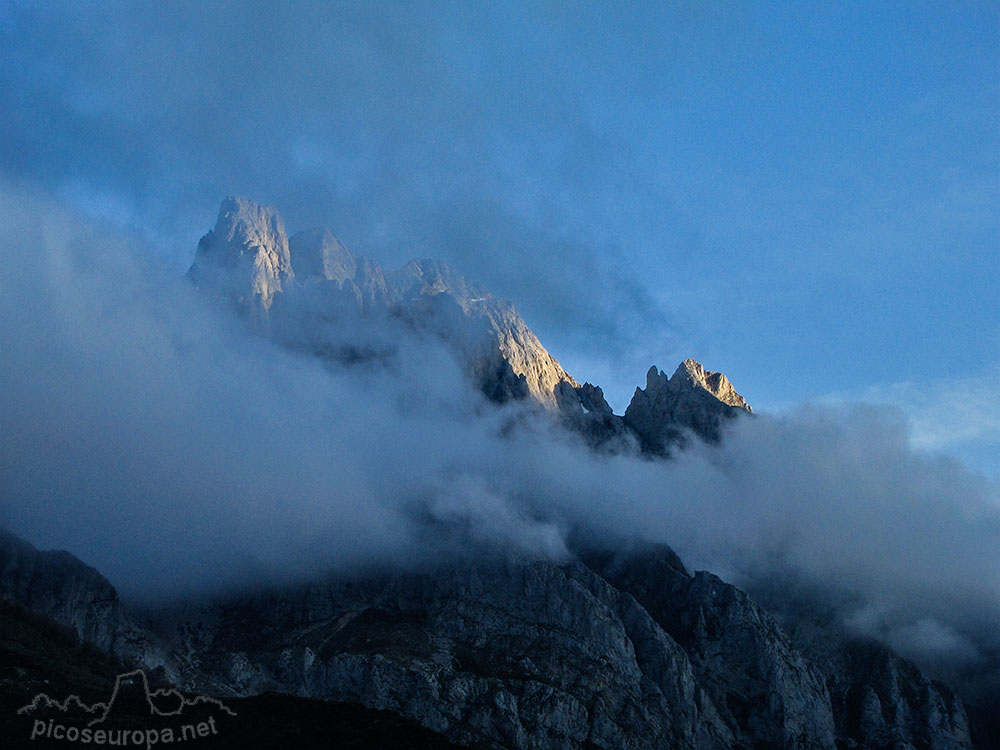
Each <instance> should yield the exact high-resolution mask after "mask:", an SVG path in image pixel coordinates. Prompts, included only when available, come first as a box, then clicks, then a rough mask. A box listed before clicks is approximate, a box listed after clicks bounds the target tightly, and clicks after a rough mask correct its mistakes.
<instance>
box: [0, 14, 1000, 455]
mask: <svg viewBox="0 0 1000 750" xmlns="http://www.w3.org/2000/svg"><path fill="white" fill-rule="evenodd" d="M998 49H1000V6H998V5H997V4H995V3H934V4H932V3H925V4H917V3H913V4H906V5H905V6H899V7H888V4H874V3H838V4H819V3H816V4H811V3H810V4H804V3H784V4H779V3H753V4H749V3H748V4H738V3H695V2H692V3H672V4H654V3H635V4H628V3H615V4H606V5H598V4H570V3H530V4H528V3H511V4H507V3H503V4H501V3H489V4H488V3H444V2H431V3H378V4H370V3H356V4H352V3H338V4H330V3H319V4H315V5H311V4H306V3H301V4H294V5H290V4H289V5H286V4H275V5H264V4H252V3H250V4H238V3H223V4H203V3H194V2H189V3H184V2H182V3H170V4H162V3H144V4H138V3H137V4H129V5H127V6H123V5H112V4H104V5H99V4H86V5H83V4H76V3H44V4H42V3H27V2H24V3H22V2H5V3H2V4H0V50H2V52H0V135H2V138H0V170H2V172H0V174H2V177H3V179H4V180H5V181H7V182H8V183H11V184H19V185H25V186H28V187H30V188H31V189H33V190H37V191H40V192H42V193H44V194H46V195H48V196H51V197H52V198H54V199H55V200H57V201H59V202H61V203H63V204H65V205H66V206H67V207H68V208H69V209H70V210H72V211H75V212H78V213H80V214H81V215H83V216H85V217H88V218H90V219H92V220H97V221H101V222H106V223H108V224H111V225H112V226H114V227H116V228H117V229H119V230H120V231H122V232H124V233H126V234H129V235H134V236H135V237H136V238H138V240H139V242H138V243H137V247H141V248H142V250H139V251H137V252H148V253H151V254H152V255H154V256H156V257H157V258H159V259H161V260H163V261H164V262H166V263H168V264H170V265H171V266H173V267H175V268H176V270H177V272H178V273H182V272H183V271H184V270H185V269H186V267H187V265H188V263H189V262H190V259H191V257H192V255H193V252H194V247H195V245H196V243H197V240H198V238H199V236H200V235H201V234H202V233H204V232H205V231H206V230H207V229H209V228H210V227H211V225H212V223H213V220H214V214H215V211H216V209H217V207H218V203H219V201H220V199H221V198H222V197H223V196H224V195H228V194H241V195H246V196H248V197H251V198H254V199H256V200H260V201H262V202H268V203H272V204H274V205H275V206H277V207H278V208H279V209H280V210H281V211H282V213H283V214H284V215H285V217H286V221H287V224H288V226H289V228H290V229H292V230H295V229H299V228H305V227H307V226H312V225H317V224H324V225H327V226H329V227H330V228H331V229H332V230H333V231H334V232H335V233H337V234H338V235H339V236H340V237H341V238H342V239H343V240H344V241H345V242H347V244H348V245H349V246H351V247H352V248H353V249H355V250H356V251H357V252H359V253H361V254H366V255H370V256H372V257H374V258H376V259H377V260H379V261H381V262H383V263H385V264H389V265H392V264H400V263H402V262H404V261H405V260H407V259H408V258H409V257H413V256H431V257H438V258H443V259H445V260H447V261H449V262H451V263H452V264H453V265H455V266H456V267H458V268H459V269H460V270H462V271H463V272H465V273H466V274H467V275H468V276H470V277H472V278H474V279H476V280H478V281H480V282H481V283H483V284H484V285H486V286H487V287H489V288H491V289H492V290H493V291H494V292H495V293H497V294H499V295H502V296H504V297H507V298H509V299H511V300H512V301H513V302H514V303H515V305H517V307H518V308H519V310H520V311H521V312H522V314H523V315H524V317H525V318H526V320H527V321H528V323H529V325H531V326H532V328H533V329H534V330H535V331H536V332H537V333H538V334H539V336H540V338H541V339H542V341H543V343H545V344H546V346H547V347H548V348H549V349H550V350H551V351H552V352H553V354H554V355H555V356H556V357H557V358H558V359H560V361H561V362H562V363H563V364H564V365H565V366H566V367H567V369H569V370H570V372H572V373H573V374H574V375H575V376H576V377H578V378H579V379H581V380H590V381H592V382H596V383H599V384H601V385H602V386H604V389H605V391H606V393H607V395H608V397H609V400H610V401H611V402H612V404H613V405H614V406H615V407H616V409H617V410H619V411H620V410H621V409H622V408H624V406H625V404H626V403H627V401H628V398H629V397H630V395H631V391H632V390H633V388H634V387H635V386H636V385H638V384H640V383H641V382H642V380H643V376H644V373H645V370H646V369H647V368H648V366H649V365H650V364H653V363H655V364H657V365H659V366H660V367H661V368H663V369H667V370H672V368H673V367H674V366H675V365H676V364H677V362H678V361H680V360H681V359H683V358H685V357H688V356H693V357H695V358H697V359H699V360H700V361H702V362H703V363H704V364H705V365H706V366H707V367H709V368H711V369H717V370H723V371H724V372H726V373H727V374H728V375H729V376H730V378H731V379H732V380H733V382H734V384H735V385H736V387H737V389H738V390H740V391H741V392H742V393H743V394H744V395H746V396H747V398H748V399H749V400H750V402H751V403H752V404H754V405H755V406H756V407H757V408H758V409H760V408H763V409H781V408H784V407H787V406H791V405H793V404H796V403H799V402H801V401H808V400H827V401H829V400H847V401H849V400H859V399H860V400H866V401H874V402H885V403H892V404H897V405H899V406H901V407H903V408H904V409H905V410H906V411H907V412H908V413H909V414H910V416H911V417H912V418H913V420H914V423H913V424H914V430H915V437H914V440H915V443H916V444H917V445H918V446H922V447H926V448H928V449H931V450H945V451H950V452H953V453H956V454H958V455H961V456H963V457H965V458H966V460H967V461H969V462H970V463H972V464H973V465H975V466H978V467H980V468H983V469H985V470H986V471H987V472H989V473H993V474H996V473H997V471H1000V464H998V462H997V459H996V458H994V457H995V456H996V455H1000V407H998V406H997V403H996V400H995V398H996V396H995V394H996V393H998V392H1000V301H998V300H1000V133H998V127H1000V125H998V123H1000V54H998V52H997V50H998ZM991 399H992V400H991ZM970 404H973V405H974V408H972V409H971V410H970V408H969V405H970ZM970 411H971V412H972V413H971V414H970V413H969V412H970Z"/></svg>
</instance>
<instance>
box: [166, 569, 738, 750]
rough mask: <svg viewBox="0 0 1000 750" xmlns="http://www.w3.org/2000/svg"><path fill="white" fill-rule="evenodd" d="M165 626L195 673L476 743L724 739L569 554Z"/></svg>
mask: <svg viewBox="0 0 1000 750" xmlns="http://www.w3.org/2000/svg"><path fill="white" fill-rule="evenodd" d="M191 634H196V635H195V636H194V637H190V636H191ZM173 637H174V638H175V639H177V640H175V647H176V651H177V652H178V653H180V654H186V653H193V654H195V655H196V656H195V658H194V660H193V662H192V664H191V674H193V675H194V674H197V675H199V676H198V677H197V678H196V679H195V681H194V684H198V682H197V681H198V680H203V681H204V682H203V683H202V684H204V685H206V686H216V687H217V686H220V685H221V686H226V687H228V688H229V689H231V690H233V691H235V692H238V693H256V692H260V691H263V690H280V691H283V692H292V693H295V694H298V695H308V696H313V697H320V698H324V699H328V700H351V701H357V702H360V703H362V704H364V705H366V706H370V707H375V708H388V709H391V710H394V711H398V712H399V713H401V714H403V715H404V716H409V717H412V718H414V719H417V720H418V721H419V722H420V723H421V724H423V725H424V726H427V727H429V728H431V729H434V730H436V731H439V732H442V733H443V734H445V735H446V736H448V737H449V738H450V739H451V740H452V741H455V742H458V743H461V744H470V745H475V746H476V747H489V748H538V749H539V750H541V749H542V748H544V749H545V750H556V749H559V748H566V749H570V748H573V749H577V748H584V747H588V748H595V747H598V748H609V749H610V748H615V749H618V748H648V747H677V748H728V747H731V746H732V744H733V737H732V735H731V733H730V731H729V729H728V728H727V727H726V725H725V723H724V722H723V721H721V719H720V718H719V715H718V712H717V711H716V709H715V707H714V705H713V704H712V701H711V699H710V698H709V696H708V695H707V694H706V692H705V691H704V689H703V688H702V687H701V686H700V685H699V683H698V680H697V677H696V674H695V672H694V670H693V668H692V665H691V662H690V660H689V659H688V657H687V655H686V654H685V652H684V650H683V649H682V648H680V646H678V644H677V643H676V642H675V641H674V640H673V639H671V638H670V637H669V636H668V635H667V634H666V633H665V632H664V631H663V630H662V628H660V627H659V626H658V625H657V624H656V623H655V622H654V621H653V620H652V619H651V618H650V616H649V615H648V613H647V612H646V611H645V610H644V609H643V608H642V607H641V606H640V605H639V604H638V603H637V602H636V601H635V599H634V598H633V597H632V596H630V595H627V594H623V593H622V592H620V591H618V590H616V589H615V588H614V587H612V586H610V585H609V584H608V583H607V582H606V581H605V580H603V579H602V578H600V577H599V576H597V575H596V574H594V573H593V572H592V571H591V570H589V569H587V568H586V567H584V566H582V565H580V564H577V563H569V564H564V565H557V564H555V563H551V562H542V561H538V562H519V563H518V562H507V563H504V562H495V563H489V564H479V565H475V566H466V565H462V564H457V565H455V566H453V567H448V568H447V569H439V570H435V571H432V572H429V573H427V574H424V575H398V576H387V577H384V578H380V579H372V580H368V581H364V582H359V581H354V582H350V583H330V584H328V585H325V586H313V587H308V588H303V589H300V590H297V591H287V590H286V591H283V592H274V593H272V594H266V595H260V596H256V597H253V598H252V599H247V600H244V601H235V602H230V603H228V604H223V605H221V606H219V607H216V608H212V609H210V610H206V611H205V612H204V613H203V616H202V618H201V619H200V620H198V621H195V620H191V621H187V622H185V623H183V624H182V627H181V628H180V629H178V630H176V631H175V633H174V635H173Z"/></svg>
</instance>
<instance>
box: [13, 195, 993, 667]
mask: <svg viewBox="0 0 1000 750" xmlns="http://www.w3.org/2000/svg"><path fill="white" fill-rule="evenodd" d="M135 242H136V240H134V239H129V238H122V237H117V236H115V235H114V234H113V233H109V232H107V231H105V230H99V229H95V228H93V227H92V226H88V225H85V224H81V223H79V221H78V220H76V219H75V218H74V217H72V216H71V215H69V214H66V213H65V212H63V211H62V210H60V209H58V208H56V207H54V206H53V205H52V204H51V203H49V202H47V201H45V200H42V199H39V198H37V197H32V196H31V195H29V194H28V193H26V192H25V191H23V190H16V189H12V188H10V187H9V186H7V187H5V188H4V189H3V190H0V256H2V263H3V267H4V268H5V269H6V270H5V273H4V274H3V275H2V277H0V319H2V320H3V321H4V328H5V333H4V356H3V360H2V366H0V424H2V425H3V430H2V433H0V481H2V487H0V491H2V497H3V504H2V511H0V522H2V523H3V524H4V525H8V526H10V527H11V528H12V529H13V530H14V531H15V532H17V533H20V534H22V535H24V536H25V537H26V538H28V539H29V540H30V541H32V542H34V543H36V544H38V545H41V546H43V547H60V548H66V549H69V550H70V551H72V552H74V553H76V554H77V555H78V556H80V557H81V558H82V559H84V560H85V561H86V562H88V563H90V564H93V565H95V566H96V567H97V568H98V569H99V570H101V571H102V572H103V573H105V574H106V575H107V576H108V577H109V578H110V579H111V580H112V581H113V582H114V583H116V584H117V585H119V586H120V587H121V588H122V590H123V592H124V594H125V595H126V596H128V597H139V598H142V597H150V596H177V595H180V594H183V593H186V592H198V591H206V590H213V589H214V590H217V589H218V588H219V587H229V586H233V585H243V584H246V583H247V582H253V581H266V580H275V579H279V580H280V579H282V578H285V577H289V576H300V575H310V574H313V573H318V572H320V571H323V570H327V569H331V568H332V569H336V570H342V571H345V572H348V571H350V570H352V569H355V568H356V567H357V566H364V565H371V564H389V565H413V564H417V563H419V562H420V561H422V560H426V559H428V558H430V557H433V556H434V555H436V554H444V553H449V552H455V551H460V550H462V549H477V550H479V549H483V548H484V547H491V546H492V547H496V548H500V549H511V550H518V551H520V552H522V553H525V554H531V555H543V556H550V557H554V558H556V559H559V558H561V557H564V556H566V555H567V554H568V552H567V549H566V542H565V540H566V535H567V533H568V532H569V530H570V529H578V530H579V529H582V530H584V532H585V533H588V534H590V535H592V536H594V537H595V538H598V539H601V540H604V541H607V542H609V543H617V542H619V541H624V540H631V539H635V538H645V539H649V540H654V541H664V542H668V543H670V544H671V545H673V546H674V547H675V548H676V549H677V550H678V552H679V553H680V554H681V555H682V557H683V558H684V560H685V561H686V562H687V564H688V565H689V566H691V567H694V568H707V569H710V570H712V571H714V572H717V573H719V574H721V575H723V576H724V577H726V578H728V579H730V580H732V581H734V582H737V583H743V582H745V583H747V584H749V585H752V584H753V582H754V581H755V580H759V579H760V578H761V577H767V576H769V575H773V574H776V573H781V574H783V575H791V576H793V577H799V578H801V579H802V580H804V581H807V582H810V583H811V584H813V585H817V586H818V587H819V588H820V589H821V590H823V591H826V592H828V595H829V596H830V597H831V601H840V602H842V603H841V604H840V605H838V606H840V616H841V617H842V619H843V621H844V622H845V623H846V624H848V625H849V626H850V627H852V628H855V629H857V630H859V631H861V632H865V633H870V634H875V635H877V636H878V637H880V638H882V639H884V640H886V641H887V642H889V643H891V644H893V645H894V646H896V647H898V648H899V649H900V650H901V651H903V652H904V653H907V654H909V655H911V656H915V657H917V658H921V659H923V660H924V662H925V663H937V664H940V663H947V664H950V665H952V666H954V665H956V664H964V665H970V664H971V665H974V664H977V663H979V662H980V661H982V660H983V659H986V658H988V657H989V655H990V654H991V653H992V654H993V655H994V657H995V655H996V653H997V648H998V644H1000V633H997V627H998V626H997V623H1000V558H998V556H997V554H996V551H997V549H998V548H1000V500H998V495H1000V492H998V486H997V483H995V482H991V481H990V480H988V479H986V478H984V477H982V476H978V475H975V474H972V473H969V472H968V471H967V470H966V469H964V468H963V467H962V466H961V465H960V464H959V463H957V462H956V461H953V460H950V459H944V458H940V457H935V456H932V455H928V454H923V453H920V452H916V451H914V450H913V448H912V447H911V440H910V435H909V427H908V424H907V422H906V421H905V419H904V417H903V415H902V413H901V412H899V411H898V410H895V409H891V408H874V407H847V406H839V407H836V406H824V407H812V408H805V407H804V408H802V409H799V410H797V411H795V412H793V413H789V414H786V415H783V416H769V415H767V414H764V415H761V416H759V417H758V418H756V419H743V420H740V421H739V422H737V423H736V424H734V425H733V429H732V430H730V432H729V434H728V435H727V439H726V440H725V442H724V444H723V446H722V447H721V448H719V449H715V448H708V447H704V446H700V447H696V448H694V449H693V450H691V451H689V452H687V453H684V454H682V455H681V456H679V457H678V458H677V460H675V461H670V462H651V461H644V460H639V459H635V458H631V457H615V458H609V457H598V456H595V455H593V454H591V453H590V452H589V451H587V450H586V449H584V448H583V447H582V446H581V445H579V444H578V443H577V442H576V441H575V440H574V439H572V438H571V437H570V436H568V435H565V434H562V433H561V432H560V431H559V430H557V429H555V428H554V427H552V426H551V425H550V424H549V423H548V422H546V421H545V420H533V419H531V418H530V417H529V416H527V415H523V414H519V413H518V412H517V410H506V411H498V410H495V409H493V408H492V407H489V406H487V405H485V404H484V403H483V402H482V401H481V399H480V398H479V397H478V395H477V394H476V393H474V392H473V391H472V390H471V389H470V388H469V387H468V385H467V384H466V383H465V381H464V380H463V379H462V377H461V375H460V373H459V370H458V368H457V367H456V366H455V363H454V361H453V360H452V358H451V357H450V355H449V354H448V353H447V352H446V351H444V349H443V348H441V347H439V346H437V345H435V344H434V343H433V342H432V341H410V342H406V341H400V343H399V349H398V351H397V353H396V356H395V358H394V360H393V366H392V367H389V368H379V367H360V368H357V367H356V368H346V369H345V368H341V367H335V366H329V365H324V364H323V363H320V362H319V361H317V360H314V359H311V358H306V357H301V356H298V355H295V354H291V353H289V352H285V351H282V350H280V349H278V348H276V347H274V346H272V345H270V344H269V343H268V342H266V341H265V340H263V339H261V338H257V337H254V336H253V335H251V334H249V333H248V332H247V331H246V329H245V327H244V326H243V325H242V324H241V323H240V322H239V321H237V320H233V319H229V318H227V317H226V316H225V315H224V314H222V313H221V312H219V311H217V310H215V309H213V308H212V307H210V306H209V305H208V304H206V302H205V300H203V299H201V298H200V297H199V296H198V295H197V294H196V292H195V290H194V289H193V288H191V286H190V285H189V284H188V283H187V282H185V281H184V280H183V279H181V278H179V277H178V276H177V275H176V274H175V273H173V271H172V270H171V269H169V268H168V267H163V266H161V265H158V264H157V263H154V262H139V261H137V260H136V257H137V254H136V253H135V252H134V244H135ZM386 335H387V336H388V335H395V334H392V332H390V331H387V332H386ZM512 424H513V425H519V426H517V427H515V428H514V430H513V433H512V437H502V435H503V434H504V433H509V432H510V427H511V425H512Z"/></svg>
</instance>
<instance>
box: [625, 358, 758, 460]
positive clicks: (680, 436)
mask: <svg viewBox="0 0 1000 750" xmlns="http://www.w3.org/2000/svg"><path fill="white" fill-rule="evenodd" d="M751 411H752V409H751V408H750V406H749V405H748V404H747V402H746V400H745V399H744V398H743V397H742V396H741V395H740V394H739V393H737V392H736V389H734V388H733V386H732V384H731V383H730V382H729V379H728V378H727V377H726V376H725V375H723V374H722V373H721V372H710V371H708V370H706V369H705V368H704V367H702V366H701V364H699V363H698V362H696V361H695V360H693V359H686V360H684V361H683V362H681V363H680V365H678V367H677V369H676V370H675V371H674V374H673V375H672V376H670V377H669V378H668V377H667V375H666V373H664V372H663V371H661V370H659V369H658V368H657V367H656V366H655V365H654V366H653V367H651V368H650V369H649V372H647V373H646V388H645V389H642V388H636V389H635V395H634V396H633V397H632V402H631V403H630V404H629V406H628V409H626V410H625V416H624V420H625V424H626V425H628V426H629V427H630V428H631V429H632V430H633V431H634V432H635V434H636V436H637V437H638V438H639V443H640V445H641V446H642V448H643V450H644V451H646V452H648V453H657V454H662V453H667V452H669V448H670V446H671V445H672V444H680V445H683V444H684V442H685V432H687V431H691V432H694V433H695V434H696V435H698V436H699V437H701V438H702V439H703V440H705V441H707V442H710V443H716V442H718V441H719V439H720V437H721V427H722V424H723V421H724V420H728V419H732V418H733V417H735V416H736V415H737V414H738V413H740V412H748V413H749V412H751Z"/></svg>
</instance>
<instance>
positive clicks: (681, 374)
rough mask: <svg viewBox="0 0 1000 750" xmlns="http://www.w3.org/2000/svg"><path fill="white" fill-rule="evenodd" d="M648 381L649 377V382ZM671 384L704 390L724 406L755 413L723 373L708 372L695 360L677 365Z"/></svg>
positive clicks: (686, 360) (671, 377) (687, 360)
mask: <svg viewBox="0 0 1000 750" xmlns="http://www.w3.org/2000/svg"><path fill="white" fill-rule="evenodd" d="M655 369H656V367H655V366H654V367H653V370H655ZM648 379H649V378H648V376H647V382H648ZM670 383H671V384H674V385H677V386H688V387H691V388H702V389H704V390H706V391H708V392H709V393H711V394H712V395H713V396H715V397H716V398H717V399H719V401H721V402H722V403H724V404H728V405H729V406H735V407H738V408H740V409H746V410H747V411H749V412H752V411H753V409H751V408H750V406H749V404H747V402H746V399H744V398H743V396H741V395H740V394H739V393H737V392H736V389H735V388H733V384H732V383H730V382H729V378H727V377H726V376H725V375H724V374H723V373H721V372H711V371H709V370H706V369H705V368H704V367H702V366H701V363H700V362H696V361H695V360H693V359H685V360H684V361H683V362H681V363H680V364H679V365H677V369H676V370H674V374H673V375H671V376H670Z"/></svg>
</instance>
